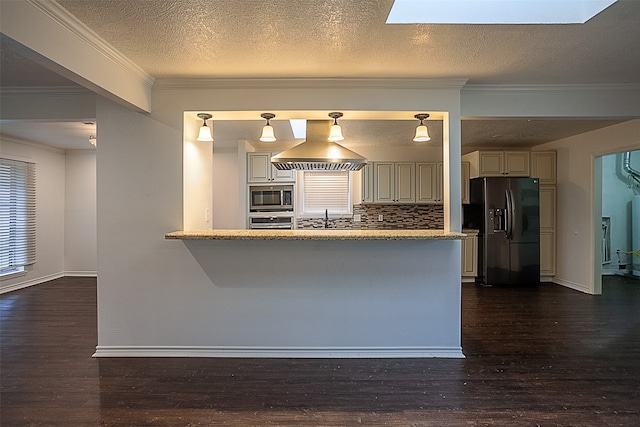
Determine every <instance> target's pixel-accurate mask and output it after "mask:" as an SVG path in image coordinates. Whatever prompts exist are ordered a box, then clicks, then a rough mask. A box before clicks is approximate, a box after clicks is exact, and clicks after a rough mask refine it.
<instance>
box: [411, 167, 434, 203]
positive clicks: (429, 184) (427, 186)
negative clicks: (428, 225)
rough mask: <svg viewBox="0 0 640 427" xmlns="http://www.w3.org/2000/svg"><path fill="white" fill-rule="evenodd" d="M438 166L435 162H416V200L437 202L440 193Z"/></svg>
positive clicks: (419, 201)
mask: <svg viewBox="0 0 640 427" xmlns="http://www.w3.org/2000/svg"><path fill="white" fill-rule="evenodd" d="M437 173H438V167H437V165H436V163H435V162H430V163H418V164H416V202H418V203H435V202H436V198H437V194H438V178H437Z"/></svg>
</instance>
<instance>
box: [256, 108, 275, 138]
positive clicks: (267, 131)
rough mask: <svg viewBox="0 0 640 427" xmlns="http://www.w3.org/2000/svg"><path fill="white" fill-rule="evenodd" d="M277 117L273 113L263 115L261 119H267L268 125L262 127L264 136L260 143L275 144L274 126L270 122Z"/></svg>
mask: <svg viewBox="0 0 640 427" xmlns="http://www.w3.org/2000/svg"><path fill="white" fill-rule="evenodd" d="M275 116H276V115H275V114H272V113H262V114H260V117H262V118H263V119H265V120H266V121H267V123H266V124H265V125H264V126H263V127H262V135H261V136H260V141H262V142H275V141H276V136H275V134H274V133H273V126H271V123H270V122H269V120H271V119H273V118H274V117H275Z"/></svg>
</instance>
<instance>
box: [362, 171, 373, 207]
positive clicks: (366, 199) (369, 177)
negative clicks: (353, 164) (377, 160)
mask: <svg viewBox="0 0 640 427" xmlns="http://www.w3.org/2000/svg"><path fill="white" fill-rule="evenodd" d="M360 176H361V178H362V203H373V188H374V186H373V163H367V164H366V165H364V167H363V168H362V169H360Z"/></svg>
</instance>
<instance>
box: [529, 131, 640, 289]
mask: <svg viewBox="0 0 640 427" xmlns="http://www.w3.org/2000/svg"><path fill="white" fill-rule="evenodd" d="M536 148H537V149H540V150H547V149H549V150H557V153H558V158H557V160H558V193H557V203H558V205H557V223H558V227H557V230H558V235H557V246H556V253H557V269H556V277H555V280H554V281H556V282H558V283H560V284H563V285H565V286H568V287H571V288H574V289H577V290H581V291H583V292H588V293H600V292H601V282H600V275H599V273H600V267H601V252H600V244H601V234H600V233H601V228H600V221H601V216H602V201H601V190H600V189H601V185H602V182H598V181H597V180H598V177H600V179H601V174H600V171H595V172H597V173H595V172H594V160H595V158H596V157H599V156H602V155H605V154H609V153H615V152H620V151H626V150H637V149H639V148H640V120H632V121H628V122H624V123H621V124H618V125H614V126H609V127H606V128H603V129H599V130H596V131H593V132H587V133H584V134H582V135H577V136H574V137H571V138H565V139H562V140H559V141H555V142H552V143H549V144H544V145H541V146H538V147H536ZM599 163H600V162H599V161H598V164H599ZM594 177H595V181H594ZM594 254H595V255H594ZM594 271H596V273H597V274H595V275H594Z"/></svg>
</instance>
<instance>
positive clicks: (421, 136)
mask: <svg viewBox="0 0 640 427" xmlns="http://www.w3.org/2000/svg"><path fill="white" fill-rule="evenodd" d="M413 117H415V118H416V119H418V120H420V124H419V125H418V127H416V135H415V136H414V137H413V140H414V141H415V142H426V141H431V137H430V136H429V130H428V129H427V126H426V125H425V124H424V121H425V120H426V119H428V118H429V114H427V113H420V114H416V115H415V116H413Z"/></svg>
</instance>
